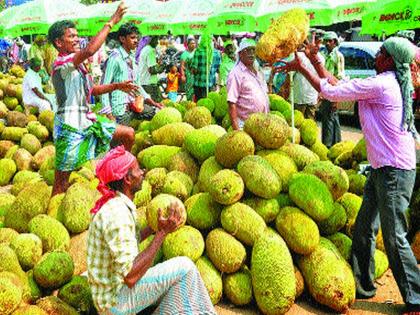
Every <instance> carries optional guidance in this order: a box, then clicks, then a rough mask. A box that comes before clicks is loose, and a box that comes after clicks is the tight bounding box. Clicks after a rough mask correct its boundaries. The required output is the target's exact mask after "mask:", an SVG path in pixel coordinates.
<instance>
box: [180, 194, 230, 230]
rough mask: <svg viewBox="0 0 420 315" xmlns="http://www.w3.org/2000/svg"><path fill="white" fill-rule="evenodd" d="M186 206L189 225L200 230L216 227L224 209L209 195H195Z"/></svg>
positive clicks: (188, 200)
mask: <svg viewBox="0 0 420 315" xmlns="http://www.w3.org/2000/svg"><path fill="white" fill-rule="evenodd" d="M184 205H185V207H186V209H187V223H188V224H189V225H191V226H193V227H195V228H197V229H199V230H207V229H209V228H211V227H213V226H215V225H216V224H217V222H218V220H219V217H220V213H221V211H222V207H221V206H220V205H219V204H218V203H217V202H215V201H214V200H213V199H212V198H211V196H210V194H209V193H198V194H195V195H193V196H191V197H190V198H188V199H187V200H186V201H185V202H184Z"/></svg>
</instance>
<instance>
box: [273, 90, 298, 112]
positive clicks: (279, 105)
mask: <svg viewBox="0 0 420 315" xmlns="http://www.w3.org/2000/svg"><path fill="white" fill-rule="evenodd" d="M268 98H269V101H270V110H272V111H278V112H280V113H283V112H285V111H287V110H290V109H291V108H292V105H290V103H289V102H288V101H286V100H285V99H284V98H283V97H281V96H280V95H277V94H269V95H268Z"/></svg>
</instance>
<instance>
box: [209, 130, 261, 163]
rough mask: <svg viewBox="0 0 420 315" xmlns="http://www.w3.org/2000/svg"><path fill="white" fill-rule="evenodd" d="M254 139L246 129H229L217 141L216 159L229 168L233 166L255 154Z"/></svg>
mask: <svg viewBox="0 0 420 315" xmlns="http://www.w3.org/2000/svg"><path fill="white" fill-rule="evenodd" d="M254 150H255V147H254V141H253V140H252V138H251V137H250V136H249V135H248V134H247V133H246V132H244V131H239V130H235V131H229V132H228V133H227V134H225V135H224V136H222V137H220V138H219V139H218V140H217V142H216V148H215V152H214V156H215V158H216V161H217V162H218V163H220V164H221V165H223V166H224V167H227V168H233V167H235V166H236V164H238V162H239V161H240V160H241V159H242V158H243V157H245V156H247V155H253V154H254Z"/></svg>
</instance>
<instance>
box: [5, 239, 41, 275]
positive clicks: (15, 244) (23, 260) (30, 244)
mask: <svg viewBox="0 0 420 315" xmlns="http://www.w3.org/2000/svg"><path fill="white" fill-rule="evenodd" d="M10 248H11V249H13V250H14V251H15V253H16V256H17V257H18V260H19V264H20V265H21V267H22V269H23V270H29V269H32V268H33V267H34V266H35V264H36V262H37V261H38V260H39V259H40V258H41V256H42V241H41V239H40V238H39V237H38V236H36V235H35V234H31V233H22V234H19V235H18V236H17V237H15V239H14V240H13V241H12V242H11V243H10Z"/></svg>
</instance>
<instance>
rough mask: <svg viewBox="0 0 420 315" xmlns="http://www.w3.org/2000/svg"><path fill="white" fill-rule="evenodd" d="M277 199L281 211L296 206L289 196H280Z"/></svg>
mask: <svg viewBox="0 0 420 315" xmlns="http://www.w3.org/2000/svg"><path fill="white" fill-rule="evenodd" d="M275 199H276V200H277V202H278V204H279V208H280V209H281V208H284V207H288V206H294V205H295V204H294V203H293V200H292V199H290V196H289V195H288V194H278V195H277V196H276V198H275Z"/></svg>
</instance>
